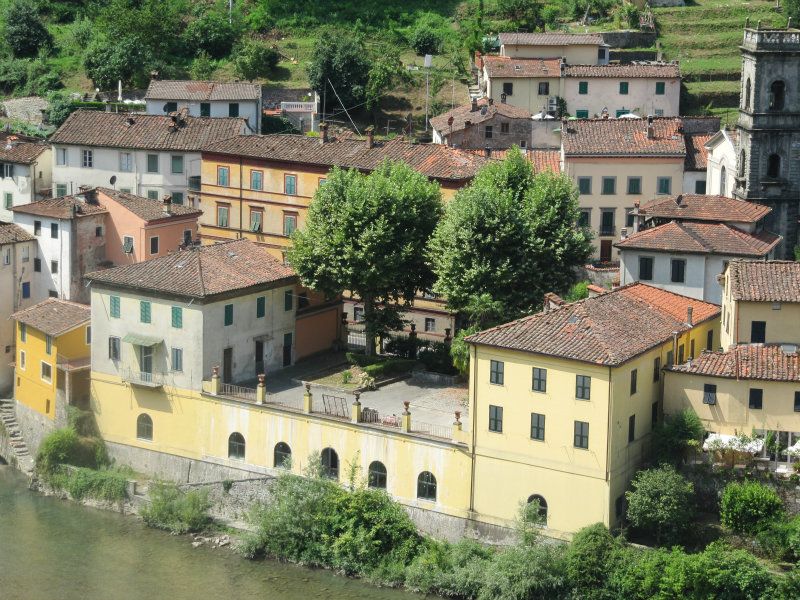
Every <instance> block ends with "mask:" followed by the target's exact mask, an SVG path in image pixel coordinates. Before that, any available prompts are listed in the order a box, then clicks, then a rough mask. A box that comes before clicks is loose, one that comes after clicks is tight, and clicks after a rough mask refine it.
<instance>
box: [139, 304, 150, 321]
mask: <svg viewBox="0 0 800 600" xmlns="http://www.w3.org/2000/svg"><path fill="white" fill-rule="evenodd" d="M150 312H151V306H150V303H149V302H147V301H145V300H140V301H139V321H141V322H142V323H149V322H150V317H151V315H150Z"/></svg>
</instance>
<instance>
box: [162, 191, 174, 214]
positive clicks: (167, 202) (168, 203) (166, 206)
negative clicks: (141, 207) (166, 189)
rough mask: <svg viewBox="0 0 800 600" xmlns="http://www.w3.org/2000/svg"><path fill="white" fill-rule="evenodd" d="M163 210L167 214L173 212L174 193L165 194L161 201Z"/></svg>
mask: <svg viewBox="0 0 800 600" xmlns="http://www.w3.org/2000/svg"><path fill="white" fill-rule="evenodd" d="M161 212H163V213H164V214H165V215H171V214H172V194H165V195H164V200H163V201H162V203H161Z"/></svg>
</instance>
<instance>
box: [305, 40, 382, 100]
mask: <svg viewBox="0 0 800 600" xmlns="http://www.w3.org/2000/svg"><path fill="white" fill-rule="evenodd" d="M369 76H370V62H369V60H368V59H367V55H366V49H365V48H364V44H363V43H362V42H361V40H360V39H358V38H355V37H353V36H352V35H337V34H335V33H333V32H326V33H323V34H322V35H321V36H320V37H319V39H317V42H316V44H315V45H314V52H313V54H312V56H311V63H310V64H309V65H308V81H309V83H310V84H311V87H312V88H313V89H314V90H316V91H317V93H318V94H319V95H320V96H322V95H323V93H325V91H326V87H327V92H328V93H327V97H328V98H330V103H329V104H328V106H333V105H334V102H336V98H335V95H336V94H338V95H339V98H341V101H342V103H343V104H344V106H343V108H347V109H350V108H351V107H353V106H355V105H356V104H359V103H360V102H362V101H363V100H364V96H365V94H366V88H367V83H368V82H369Z"/></svg>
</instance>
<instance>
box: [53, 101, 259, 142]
mask: <svg viewBox="0 0 800 600" xmlns="http://www.w3.org/2000/svg"><path fill="white" fill-rule="evenodd" d="M245 123H246V122H245V119H233V118H211V117H181V118H180V119H179V123H178V125H177V126H176V125H175V123H173V121H172V118H171V117H169V116H166V115H163V116H162V115H141V114H131V113H110V112H101V111H97V110H76V111H75V112H73V113H72V114H71V115H70V116H69V117H67V120H66V121H64V123H63V125H61V127H59V128H58V130H57V131H56V132H55V133H54V134H53V135H52V136H50V142H51V143H53V144H73V145H79V146H97V147H103V148H131V149H135V150H177V151H184V152H199V151H200V148H202V147H203V146H204V145H206V144H210V143H212V142H216V141H219V140H224V139H227V138H230V137H233V136H235V135H239V134H240V133H242V132H243V131H244V130H245Z"/></svg>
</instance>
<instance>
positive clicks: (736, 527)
mask: <svg viewBox="0 0 800 600" xmlns="http://www.w3.org/2000/svg"><path fill="white" fill-rule="evenodd" d="M782 515H783V502H781V499H780V497H779V496H778V494H777V492H775V490H774V489H772V488H771V487H769V486H766V485H764V484H761V483H758V482H755V481H745V482H743V483H737V482H732V483H729V484H728V485H727V486H725V489H724V490H723V492H722V501H721V503H720V521H721V522H722V525H723V526H725V527H727V528H728V529H730V530H732V531H736V532H737V533H755V532H756V531H758V530H759V529H760V528H762V527H765V526H768V525H769V524H770V523H771V522H772V521H774V520H775V519H777V518H779V517H781V516H782Z"/></svg>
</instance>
